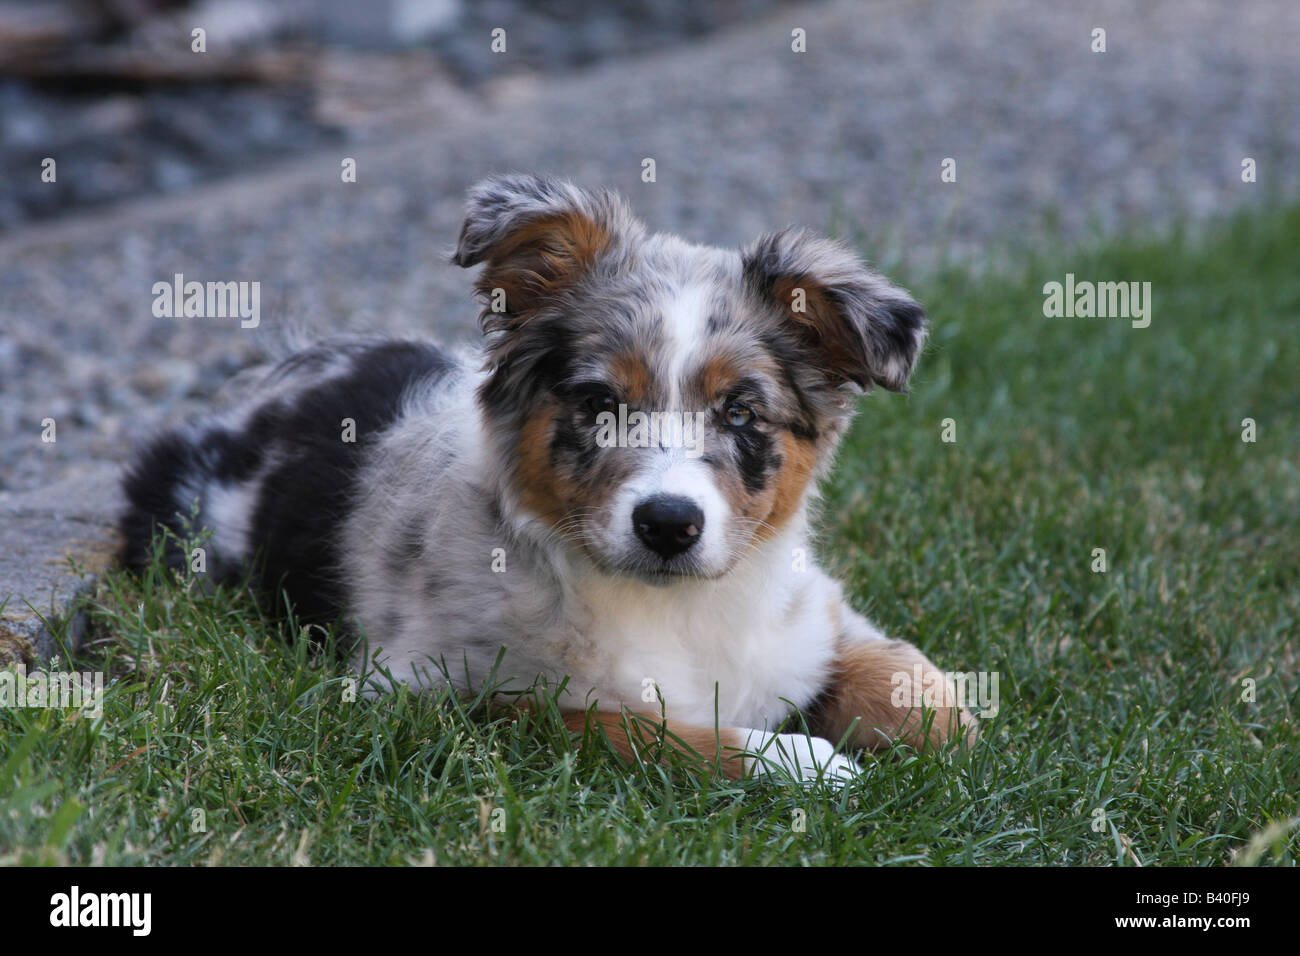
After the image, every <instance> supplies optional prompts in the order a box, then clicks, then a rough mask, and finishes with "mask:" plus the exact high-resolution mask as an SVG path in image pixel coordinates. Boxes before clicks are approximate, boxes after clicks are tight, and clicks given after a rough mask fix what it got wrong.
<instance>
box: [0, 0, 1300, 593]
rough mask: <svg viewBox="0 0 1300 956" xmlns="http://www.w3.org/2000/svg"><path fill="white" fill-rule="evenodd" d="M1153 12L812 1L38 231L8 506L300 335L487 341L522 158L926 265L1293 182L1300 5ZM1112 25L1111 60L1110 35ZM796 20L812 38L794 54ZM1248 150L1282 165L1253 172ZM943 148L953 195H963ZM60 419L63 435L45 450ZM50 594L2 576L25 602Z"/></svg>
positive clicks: (26, 281) (10, 445) (640, 204)
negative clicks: (249, 287) (195, 291)
mask: <svg viewBox="0 0 1300 956" xmlns="http://www.w3.org/2000/svg"><path fill="white" fill-rule="evenodd" d="M1134 7H1135V5H1133V4H1131V3H1128V2H1124V0H1098V2H1089V3H1078V4H1064V3H1062V4H1057V5H1053V7H1052V8H1048V6H1047V5H1046V4H1042V3H1033V2H1011V3H1007V2H998V3H994V2H989V0H974V2H947V0H942V2H941V0H929V2H925V0H923V2H906V3H904V2H875V3H830V4H817V5H814V6H809V7H795V8H786V9H783V10H780V11H778V12H776V13H773V14H770V15H767V16H765V17H764V18H762V19H759V20H756V21H754V22H753V23H752V24H750V25H747V26H745V27H743V28H737V29H732V30H728V31H724V32H721V33H718V34H715V35H713V36H711V37H709V38H707V39H705V40H703V41H701V42H698V43H690V44H685V45H681V46H679V47H677V48H674V49H672V50H669V51H667V52H665V51H663V50H660V51H659V52H658V53H656V54H654V55H652V56H648V57H644V58H640V59H634V58H628V59H619V60H615V61H611V62H608V63H606V64H604V65H602V66H599V67H596V68H594V69H592V70H588V71H584V72H580V73H577V74H574V75H572V76H569V77H566V78H561V79H546V78H539V77H533V78H529V77H527V76H525V75H514V76H513V78H511V79H508V80H501V81H499V82H496V83H488V84H485V86H484V87H483V89H482V90H481V91H479V92H465V91H464V90H460V89H448V90H447V91H446V95H445V96H444V97H443V98H442V100H441V101H440V102H438V103H436V104H435V105H434V106H432V107H429V106H428V105H427V102H424V101H422V104H421V106H420V108H419V109H418V110H414V109H413V110H412V111H411V112H410V114H408V116H407V117H406V119H405V120H404V121H403V123H402V124H401V125H400V126H398V127H395V128H392V129H388V130H386V131H383V132H382V133H381V134H376V135H374V136H372V137H370V138H368V139H367V141H365V142H361V143H350V144H348V147H347V148H348V150H349V153H347V154H345V155H351V156H354V157H355V158H356V160H357V164H358V182H356V183H354V184H344V183H341V182H340V177H339V164H340V155H339V154H338V153H337V152H332V151H331V152H325V153H318V154H313V155H312V156H311V157H309V158H307V159H303V160H300V161H295V163H294V164H293V165H292V166H288V167H285V168H282V169H277V170H275V171H272V172H267V173H262V174H259V175H257V176H248V177H243V178H241V179H238V180H236V181H232V182H229V183H225V184H221V185H218V186H213V187H204V188H203V189H200V190H197V191H195V192H193V193H190V194H187V195H185V196H181V197H176V198H167V199H163V200H146V201H137V202H134V203H131V204H128V205H125V206H123V207H121V208H119V209H116V210H114V211H111V212H109V213H101V214H95V215H93V216H86V217H84V218H82V219H79V220H77V221H73V222H67V223H62V224H54V225H50V226H45V227H33V228H29V229H24V230H20V231H17V232H14V233H12V234H10V236H9V237H8V238H6V239H3V240H0V330H3V331H2V333H0V490H4V489H7V490H8V491H9V495H8V496H7V497H6V496H5V495H3V494H0V507H2V506H4V505H5V503H6V502H9V504H10V507H13V504H12V503H13V501H15V500H19V498H21V495H20V494H19V493H20V492H22V491H24V490H27V491H30V492H31V493H32V494H35V493H38V492H39V493H40V494H42V495H44V496H45V498H44V499H43V500H48V498H49V493H50V489H51V487H57V483H59V482H61V481H74V480H76V479H77V478H78V476H82V477H84V475H85V474H86V472H87V470H88V469H90V468H92V467H94V466H96V465H111V464H114V463H118V462H120V461H122V460H123V459H124V458H125V456H126V455H127V453H128V451H129V449H130V447H131V445H132V443H133V442H135V441H138V440H139V439H140V438H142V437H143V436H145V435H147V434H148V433H149V431H150V430H151V429H153V428H156V427H158V426H159V425H161V424H163V423H164V422H167V421H169V420H173V419H175V418H176V417H177V416H179V415H181V414H184V413H186V412H188V411H191V410H194V409H196V408H199V407H201V405H202V403H203V401H204V399H205V397H206V396H208V395H210V393H211V391H212V390H213V389H214V388H215V387H216V386H217V385H218V384H219V383H220V382H221V381H222V380H223V379H224V378H225V377H226V376H227V375H228V374H229V373H230V372H231V371H233V370H234V369H236V368H238V367H240V366H241V365H243V364H245V363H247V362H248V361H250V360H251V359H252V358H254V357H255V356H256V355H257V354H258V352H259V351H260V350H261V349H262V348H264V347H265V346H266V345H267V344H268V343H270V342H271V341H273V340H274V339H275V338H276V337H277V336H278V335H279V334H280V333H281V332H282V331H283V330H284V329H285V328H286V326H288V325H290V324H293V325H295V326H298V327H301V328H305V329H306V330H307V331H308V332H317V333H321V334H326V333H332V332H338V331H422V332H432V333H436V334H440V335H443V336H445V337H452V338H454V337H458V336H463V335H468V334H470V331H471V329H472V319H473V314H474V309H473V307H472V305H471V303H470V300H469V297H468V294H467V290H468V287H469V281H468V279H469V277H468V276H467V275H466V274H464V273H462V272H460V271H459V270H457V269H454V268H453V267H451V266H450V265H448V264H447V263H446V253H447V251H448V249H449V246H450V244H451V242H452V241H453V240H454V238H455V235H456V230H457V226H458V223H459V215H460V202H461V199H460V197H461V196H462V194H463V192H464V189H465V187H466V186H468V185H469V184H470V183H471V182H473V181H474V180H476V179H478V178H479V177H481V176H482V175H484V174H486V173H488V172H491V171H495V170H503V169H526V170H545V171H551V172H556V173H561V174H564V175H568V176H570V177H572V178H574V179H576V180H578V181H580V182H585V183H592V184H604V185H609V186H613V187H616V188H619V189H621V190H623V191H625V192H627V193H628V194H629V195H630V197H631V198H632V201H633V204H634V205H635V207H636V208H637V209H638V210H639V211H640V212H641V213H642V214H643V215H644V217H645V218H646V219H647V221H648V222H649V224H650V225H651V226H652V227H656V228H671V229H674V230H676V231H678V232H681V233H682V234H684V235H686V236H688V237H690V238H693V239H696V240H701V241H712V242H718V243H738V242H743V241H746V240H748V239H750V238H752V237H753V236H754V235H755V234H757V233H758V232H760V231H763V230H765V229H768V228H772V227H776V226H781V225H784V224H786V223H787V222H802V223H808V224H811V225H814V226H819V227H831V228H836V229H838V230H841V231H844V232H846V233H850V234H858V235H861V236H865V237H866V239H867V241H868V242H869V243H871V244H872V245H873V246H874V247H875V248H878V249H881V250H882V252H883V254H885V255H886V257H892V256H894V255H899V254H902V255H906V256H907V257H908V258H909V260H911V261H916V262H921V263H927V262H932V261H935V260H937V259H941V258H944V257H949V256H955V257H961V258H965V259H970V260H972V261H981V260H983V259H985V258H987V257H988V256H989V255H991V254H992V252H993V250H995V249H1001V250H1005V249H1007V248H1014V244H1015V243H1025V242H1032V241H1034V240H1035V238H1036V237H1038V236H1040V235H1042V234H1043V233H1042V229H1043V226H1044V224H1045V223H1052V224H1053V229H1054V230H1056V231H1058V232H1060V233H1063V234H1064V235H1066V236H1074V237H1077V236H1080V235H1088V234H1091V233H1092V232H1093V231H1094V230H1100V231H1103V232H1104V231H1108V230H1113V229H1117V228H1122V227H1125V226H1129V225H1142V226H1152V225H1155V226H1158V225H1160V224H1161V223H1165V222H1168V221H1170V220H1171V219H1173V218H1175V217H1178V216H1181V215H1190V216H1192V217H1204V216H1206V215H1209V214H1213V213H1217V212H1222V211H1226V210H1229V209H1232V208H1234V207H1237V206H1238V205H1240V204H1242V203H1243V202H1250V201H1252V200H1255V201H1258V200H1259V199H1261V198H1263V197H1267V196H1277V195H1284V194H1293V193H1294V192H1295V191H1296V186H1297V179H1298V178H1300V167H1298V166H1297V164H1296V162H1295V159H1296V157H1297V156H1298V155H1300V98H1298V97H1297V93H1296V91H1297V90H1300V59H1298V58H1297V57H1296V56H1295V48H1296V40H1297V38H1298V37H1300V5H1296V4H1294V3H1292V2H1289V0H1251V2H1243V3H1235V4H1223V3H1197V2H1187V0H1152V2H1147V3H1143V4H1141V5H1140V6H1138V7H1137V8H1136V9H1135V8H1134ZM1098 26H1100V27H1103V28H1105V30H1106V31H1107V47H1108V49H1107V51H1106V52H1105V53H1094V52H1092V51H1091V50H1090V42H1091V40H1090V36H1091V32H1092V30H1093V28H1094V27H1098ZM794 27H802V28H804V29H806V31H807V37H808V41H807V43H808V52H807V53H803V54H796V53H792V52H791V50H790V31H791V29H792V28H794ZM1244 156H1251V157H1254V158H1255V159H1256V160H1257V162H1258V169H1259V179H1260V182H1258V183H1255V184H1243V183H1242V182H1241V179H1240V173H1239V169H1240V163H1241V159H1242V157H1244ZM644 157H653V158H654V159H655V160H656V162H657V182H655V183H653V184H647V183H643V182H641V178H640V173H641V161H642V159H643V158H644ZM945 157H954V158H955V159H956V160H957V181H956V182H955V183H942V182H940V176H939V173H940V164H941V161H942V160H943V159H944V158H945ZM1009 243H1010V244H1011V245H1010V246H1009V245H1008V244H1009ZM178 272H179V273H183V274H185V276H186V277H187V278H194V279H200V280H207V279H219V280H223V281H225V280H247V281H253V280H256V281H259V282H260V283H261V290H262V293H261V294H262V321H261V325H260V326H259V327H258V328H256V329H241V328H240V327H239V325H238V323H237V322H235V321H233V320H220V319H180V320H176V319H157V318H153V317H152V315H151V314H150V306H151V303H152V298H153V297H152V294H151V286H152V284H153V283H154V282H156V281H159V280H169V279H170V278H171V276H172V275H173V274H174V273H178ZM935 312H936V319H937V321H939V322H942V318H943V317H942V310H941V309H937V310H935ZM47 417H52V418H55V419H56V420H57V421H58V441H57V442H56V443H54V444H43V443H42V442H41V441H40V422H41V420H42V419H44V418H47ZM104 484H106V485H110V486H111V482H105V483H104ZM101 493H102V495H103V497H102V504H101V505H98V506H94V505H92V506H87V505H86V504H85V501H84V499H83V501H81V502H80V503H79V504H80V506H81V507H82V508H83V509H88V510H89V511H90V512H92V513H100V514H103V515H105V516H107V515H108V514H109V513H110V512H111V510H112V489H111V487H107V488H104V489H102V492H101ZM55 497H56V498H57V495H55ZM96 508H97V509H98V510H96ZM50 525H51V527H53V523H50ZM6 537H8V538H10V539H11V540H12V538H13V537H14V534H13V533H12V532H10V531H4V532H0V550H3V549H4V547H5V544H6V541H5V539H6ZM25 540H26V539H25ZM55 545H57V542H55V541H52V542H51V543H50V548H55ZM55 550H57V549H56V548H55ZM33 562H34V563H37V564H40V563H42V562H40V561H35V559H33ZM33 562H27V563H29V564H30V563H33ZM32 588H33V585H31V584H30V583H29V582H28V581H27V580H25V579H19V580H18V581H16V582H13V581H10V580H0V598H2V597H3V595H4V594H5V593H7V592H9V591H15V592H16V593H18V594H20V595H22V596H24V597H27V596H28V592H30V591H31V590H32ZM37 590H38V591H39V590H40V589H39V588H38V589H37ZM42 594H43V592H41V593H37V594H36V595H35V596H34V597H32V600H33V601H37V600H39V599H40V598H41V597H42Z"/></svg>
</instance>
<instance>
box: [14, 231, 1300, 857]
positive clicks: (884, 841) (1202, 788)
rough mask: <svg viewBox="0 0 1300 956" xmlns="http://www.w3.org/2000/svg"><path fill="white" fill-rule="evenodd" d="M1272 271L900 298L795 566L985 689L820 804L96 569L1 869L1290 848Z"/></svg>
mask: <svg viewBox="0 0 1300 956" xmlns="http://www.w3.org/2000/svg"><path fill="white" fill-rule="evenodd" d="M1297 263H1300V208H1297V207H1282V208H1279V209H1274V210H1271V211H1268V212H1264V213H1255V214H1249V215H1243V216H1241V217H1238V218H1236V219H1233V220H1231V221H1226V222H1222V223H1219V224H1217V225H1215V226H1214V227H1213V228H1212V229H1211V230H1210V231H1209V232H1208V234H1207V235H1205V236H1204V237H1202V238H1201V239H1198V240H1195V241H1194V240H1191V239H1188V238H1186V237H1184V236H1178V235H1176V236H1174V237H1172V238H1168V237H1166V238H1162V239H1128V240H1119V241H1111V242H1107V243H1103V244H1098V245H1096V246H1095V247H1093V248H1090V249H1087V250H1082V251H1080V250H1075V251H1070V250H1064V251H1061V250H1057V251H1042V252H1037V253H1035V254H1034V256H1033V257H1032V260H1030V261H1027V262H1025V264H1024V268H1023V272H1022V273H1021V274H1018V275H997V276H983V277H979V278H976V277H972V276H970V275H969V274H963V273H960V272H956V271H952V272H948V273H945V274H943V275H940V276H938V277H934V276H931V277H929V278H926V279H923V280H921V281H918V282H917V283H915V289H916V291H917V293H918V295H919V296H920V297H921V298H922V301H924V302H925V303H926V304H927V306H928V307H929V309H930V311H931V313H932V315H933V317H934V319H935V333H934V336H933V340H932V344H931V346H930V348H929V350H928V352H927V354H926V356H925V357H924V359H923V361H922V363H921V365H920V369H919V372H918V375H917V377H916V379H915V381H914V384H913V389H912V394H911V396H910V398H908V399H902V398H897V397H892V396H884V395H880V396H874V397H872V398H870V399H868V400H866V401H864V403H863V409H862V414H861V416H860V419H859V422H858V424H857V426H856V427H855V430H854V432H853V433H852V435H851V437H850V439H849V440H848V442H847V444H846V447H845V448H844V451H843V454H842V456H841V460H840V465H839V468H838V470H837V473H836V478H835V481H834V483H833V486H832V487H831V488H830V489H829V493H828V497H827V507H826V514H825V519H824V522H823V524H824V529H825V534H824V539H825V550H826V552H827V558H828V560H829V561H830V563H831V564H832V566H833V567H835V568H837V569H838V571H839V573H840V574H841V575H842V576H843V578H844V580H845V581H846V582H847V586H848V589H849V591H850V593H852V594H853V595H854V596H855V599H856V603H857V604H858V606H859V607H860V608H862V609H863V610H865V611H866V612H868V613H869V614H871V615H872V616H874V617H875V619H876V620H877V622H878V623H879V624H880V625H881V626H882V627H884V628H885V629H887V630H888V631H889V632H891V633H892V634H893V635H895V636H898V637H902V638H906V639H908V640H911V641H915V642H916V643H918V644H919V645H920V646H921V647H922V648H923V649H924V650H925V651H926V652H928V653H929V654H930V656H931V657H933V658H934V659H935V660H937V661H938V662H940V664H941V666H944V667H947V668H949V669H952V670H958V669H960V670H976V671H995V672H997V673H998V674H999V675H1000V681H1001V687H1000V689H1001V700H1000V712H999V714H998V715H997V717H996V718H994V719H992V720H989V721H986V722H985V723H984V726H983V735H982V738H981V740H980V742H979V743H978V744H977V745H976V747H975V748H974V749H973V750H971V751H970V752H967V753H963V752H956V753H949V754H945V755H942V756H935V757H923V756H917V755H915V754H913V753H910V752H908V751H906V750H905V749H901V748H900V749H899V750H897V751H895V752H893V753H890V754H887V755H884V756H883V757H879V758H870V759H868V760H867V762H866V765H867V772H866V774H865V777H864V779H863V780H862V782H861V783H860V784H858V785H854V786H853V787H852V788H850V789H848V790H846V791H843V792H841V793H838V794H835V793H830V792H827V791H823V790H800V789H797V788H794V787H791V786H789V785H780V784H777V783H773V782H770V781H762V780H758V781H745V782H742V783H739V784H735V783H728V782H726V781H721V780H717V779H714V778H711V777H710V776H709V775H708V774H707V773H704V772H701V771H699V770H698V769H694V768H691V767H689V766H684V765H678V766H676V767H670V768H666V769H665V768H662V767H658V766H648V767H633V768H629V767H625V766H622V765H620V764H619V763H618V762H617V761H616V759H615V758H614V757H613V756H612V754H611V753H610V752H608V751H607V750H605V749H604V748H603V747H602V746H599V745H598V746H593V747H589V748H586V749H579V748H578V747H577V745H576V741H575V740H573V739H571V738H570V737H569V736H568V735H567V734H566V733H565V732H564V730H563V729H562V727H561V726H560V724H559V723H558V720H557V718H556V715H555V713H554V709H553V708H551V707H545V706H544V707H542V708H541V709H540V710H539V711H538V712H537V713H533V714H523V715H513V716H512V715H501V714H493V713H489V712H488V711H487V710H486V708H484V707H483V706H475V705H474V704H473V703H472V702H471V703H468V704H462V703H459V702H456V701H439V700H433V699H421V698H419V697H416V696H413V695H411V694H409V693H400V694H398V695H396V696H394V697H392V698H391V699H385V700H382V701H380V702H379V703H377V704H371V703H367V702H364V701H363V702H346V701H345V700H344V681H345V679H346V677H347V674H346V673H345V671H344V669H343V668H342V667H341V666H340V665H338V664H336V663H334V662H332V660H331V659H330V658H329V656H328V655H322V654H313V653H312V652H310V651H309V650H308V648H307V646H306V645H305V644H304V643H301V642H299V643H297V644H294V645H289V644H286V643H285V642H284V641H282V640H280V639H279V637H278V636H277V631H276V629H275V628H274V627H271V626H269V625H268V624H267V623H266V622H265V621H264V619H263V618H262V617H261V616H259V613H258V611H257V610H256V609H255V606H254V604H253V602H252V601H251V599H250V598H249V597H248V596H247V595H246V594H240V593H224V594H219V595H217V596H215V597H203V596H200V595H197V594H195V593H192V592H191V591H189V590H187V589H186V588H185V587H183V586H181V585H179V584H177V583H176V582H171V581H167V580H165V579H164V578H163V577H162V576H161V575H156V574H155V575H151V576H148V577H146V578H145V579H143V580H136V579H131V578H126V577H122V576H115V577H112V578H110V579H109V581H108V582H107V583H106V585H105V586H104V587H103V589H102V591H101V597H100V601H99V606H98V608H97V609H96V611H95V617H96V621H97V626H98V633H99V634H100V635H101V640H100V642H99V643H98V644H97V645H96V648H95V649H94V650H93V651H91V652H88V653H87V654H86V655H83V656H82V658H80V659H78V661H77V664H78V666H81V667H102V668H104V669H106V670H107V671H108V673H109V674H110V675H112V676H113V677H115V678H116V682H115V683H114V684H112V686H111V687H110V689H109V691H108V693H107V695H106V700H105V704H104V714H103V717H102V719H98V720H94V719H89V718H86V717H84V716H78V715H72V714H66V713H64V712H60V711H47V710H34V709H6V710H0V860H3V861H5V862H11V863H12V862H76V863H83V862H101V861H102V862H105V863H127V864H130V863H170V864H209V863H226V864H254V863H271V864H288V863H292V862H295V861H309V862H311V863H314V864H340V863H403V862H436V863H439V864H474V863H510V864H530V863H540V864H553V863H558V864H590V863H597V864H609V863H622V864H639V863H647V864H845V863H925V864H931V865H935V864H1044V863H1052V864H1055V863H1068V864H1117V865H1132V864H1135V863H1139V862H1140V863H1142V864H1144V865H1151V864H1225V863H1229V862H1238V863H1242V862H1245V863H1254V862H1259V863H1278V864H1284V865H1294V864H1295V862H1296V860H1297V856H1298V855H1300V839H1298V838H1297V834H1298V830H1297V827H1298V826H1300V806H1298V805H1297V795H1300V740H1298V739H1297V731H1296V724H1295V715H1296V710H1297V703H1298V702H1300V697H1298V696H1297V695H1298V693H1300V692H1298V690H1297V686H1298V682H1297V678H1296V672H1297V660H1298V657H1297V650H1298V647H1297V626H1296V620H1297V593H1298V592H1300V588H1298V587H1297V584H1298V583H1300V534H1298V533H1297V529H1300V520H1298V519H1300V514H1298V512H1300V477H1298V475H1297V471H1298V458H1297V450H1300V375H1298V374H1297V370H1300V347H1298V345H1297V335H1296V330H1297V322H1298V321H1300V270H1298V269H1297V268H1296V265H1297ZM1066 272H1073V273H1075V275H1076V276H1077V277H1078V278H1079V279H1094V280H1102V279H1122V280H1138V281H1150V282H1151V283H1153V287H1154V296H1155V307H1154V317H1153V321H1152V324H1151V326H1150V327H1149V328H1147V329H1133V328H1131V327H1130V324H1129V323H1128V322H1127V321H1125V320H1122V319H1045V318H1044V317H1043V316H1042V298H1043V297H1042V292H1041V289H1042V285H1043V283H1044V282H1047V281H1051V280H1056V281H1060V280H1063V278H1064V274H1065V273H1066ZM1246 417H1250V418H1253V419H1254V420H1255V421H1256V422H1257V427H1258V441H1257V442H1256V443H1254V444H1247V443H1243V442H1242V440H1241V421H1242V419H1243V418H1246ZM945 418H951V419H953V420H954V421H955V423H956V438H957V440H956V442H954V443H945V442H942V441H941V440H940V429H941V425H940V423H941V421H942V420H943V419H945ZM1094 548H1104V549H1105V551H1106V559H1107V562H1108V565H1109V567H1108V570H1107V571H1106V572H1105V573H1094V572H1093V571H1092V570H1091V565H1092V561H1093V557H1092V550H1093V549H1094ZM101 655H102V657H101ZM1247 678H1249V679H1252V680H1253V681H1254V682H1255V694H1256V699H1255V701H1254V702H1247V701H1244V700H1243V699H1242V694H1243V680H1245V679H1247ZM497 810H500V811H503V812H501V813H496V812H495V811H497ZM1098 810H1101V811H1104V815H1105V816H1104V819H1103V820H1102V822H1101V824H1100V832H1098V831H1097V830H1095V829H1094V821H1096V820H1098V819H1099V818H1098V817H1097V815H1096V813H1095V811H1098ZM195 811H202V812H203V814H204V815H205V817H206V820H205V823H206V829H205V830H203V831H200V832H196V826H195V821H196V814H195ZM800 821H802V822H803V825H802V827H801V826H799V823H800Z"/></svg>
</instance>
